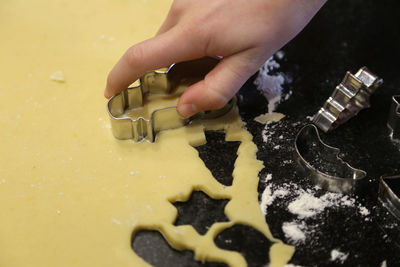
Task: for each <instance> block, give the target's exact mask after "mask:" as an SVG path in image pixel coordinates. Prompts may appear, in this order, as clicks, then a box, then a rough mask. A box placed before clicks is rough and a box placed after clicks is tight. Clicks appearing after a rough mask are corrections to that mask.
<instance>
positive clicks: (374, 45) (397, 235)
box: [142, 1, 400, 266]
mask: <svg viewBox="0 0 400 267" xmlns="http://www.w3.org/2000/svg"><path fill="white" fill-rule="evenodd" d="M399 12H400V5H399V4H398V3H397V2H395V1H384V3H383V2H379V3H378V2H377V1H328V3H327V4H326V6H325V7H324V8H323V9H322V10H321V12H320V13H319V14H318V15H317V16H316V17H315V18H314V19H313V21H312V22H311V24H310V25H308V26H307V28H306V29H305V30H304V31H303V32H302V33H301V34H300V35H299V36H298V37H296V38H295V39H294V40H293V41H292V42H290V43H289V44H288V45H286V46H285V47H284V48H283V49H282V50H283V51H284V53H285V56H284V58H283V59H282V60H278V62H279V64H280V68H279V70H278V71H279V72H283V73H285V74H287V75H288V76H290V77H291V78H292V81H291V82H289V83H287V84H286V85H285V90H286V92H289V91H292V92H293V94H292V95H291V96H290V98H289V99H288V100H287V101H284V102H283V103H281V104H280V105H279V107H278V109H277V111H278V112H281V113H284V114H285V115H286V117H285V118H284V119H283V120H281V121H280V122H278V123H275V124H270V125H268V126H265V125H262V124H260V123H258V122H255V121H254V117H256V116H257V115H260V114H263V113H265V112H266V111H267V101H266V100H265V98H264V97H263V96H262V95H261V93H259V92H258V91H256V90H255V86H254V85H253V80H254V77H253V78H252V79H250V80H249V81H248V83H247V84H246V85H245V86H244V87H243V88H242V90H241V91H240V93H239V96H240V97H239V110H240V114H241V116H242V119H243V120H244V121H245V122H246V127H247V129H248V130H249V131H250V132H251V133H252V134H253V136H254V141H255V143H256V144H257V146H258V149H259V152H258V154H257V156H258V159H260V160H262V161H263V162H264V165H265V168H264V170H263V171H262V172H261V173H260V183H259V198H260V202H261V200H262V194H263V192H264V190H265V189H266V187H268V186H270V189H271V190H274V189H275V190H278V189H282V188H285V189H287V190H288V191H289V192H290V193H288V195H286V196H285V197H282V198H276V199H275V201H274V202H273V204H272V205H269V206H268V208H267V216H266V219H267V221H268V224H269V226H270V228H271V231H272V233H273V235H274V236H276V237H278V238H280V239H282V240H283V241H285V242H286V243H288V244H294V245H295V246H296V252H295V254H294V256H293V258H292V260H291V263H292V264H295V265H300V266H338V265H341V266H381V264H384V261H386V264H387V266H398V264H399V262H400V255H399V254H400V253H399V252H400V223H399V221H397V220H396V219H395V218H394V217H393V216H392V215H391V214H390V213H388V212H387V211H386V209H385V208H383V207H382V206H381V205H380V204H379V202H378V200H377V192H378V181H379V177H380V176H381V175H383V174H396V173H399V172H400V146H399V145H395V144H394V143H392V141H391V140H390V138H389V130H388V129H387V126H386V122H387V118H388V113H389V106H390V103H391V96H392V95H394V94H399V93H400V68H399V67H398V62H399V61H400V52H399V51H400V50H399V47H400V34H399V32H400V29H399V27H400V20H399V17H398V14H400V13H399ZM362 66H367V67H368V68H370V69H371V70H372V71H373V72H374V73H376V74H377V75H379V76H380V77H382V78H383V79H384V84H383V86H382V87H381V88H379V89H378V91H377V92H376V93H375V94H374V95H373V96H372V99H371V104H372V107H371V108H369V109H367V110H363V111H361V112H360V113H359V115H358V116H356V117H355V118H353V119H351V120H350V121H348V122H347V123H346V124H344V125H342V126H340V127H339V128H338V129H336V130H334V131H333V132H331V133H329V134H321V137H322V139H323V140H324V141H325V142H326V143H327V144H329V145H331V146H334V147H338V148H340V150H341V152H342V153H341V154H340V155H341V157H342V158H343V159H344V160H345V161H347V162H348V163H350V164H351V165H352V166H353V167H356V168H359V169H362V170H365V171H366V172H367V177H366V178H365V179H366V180H367V181H368V185H367V187H366V188H365V190H364V191H361V192H357V193H356V194H354V195H352V196H350V198H351V199H353V200H354V201H355V202H354V203H353V205H346V203H345V204H344V205H336V206H334V207H327V208H325V209H324V210H323V211H322V212H321V213H319V214H318V215H316V216H312V217H309V218H303V219H299V218H298V217H296V215H294V214H293V213H291V212H290V211H289V210H288V205H289V204H290V203H291V202H292V201H293V200H294V199H295V198H296V196H297V195H296V194H295V193H294V192H299V190H300V191H301V189H304V190H307V189H309V190H311V191H310V192H312V193H313V195H314V196H321V195H324V194H325V193H326V192H324V191H323V190H318V189H317V190H316V189H314V188H313V186H314V185H313V184H312V182H311V181H309V180H307V178H305V176H304V174H303V173H302V172H301V171H299V170H298V165H297V163H296V155H295V153H294V138H295V135H296V134H297V132H298V130H299V129H300V128H301V127H302V126H304V125H306V124H308V123H310V120H309V119H308V118H307V117H309V116H312V115H313V114H315V113H316V112H317V110H318V109H319V108H320V107H321V105H322V104H323V103H324V101H325V100H326V99H327V98H328V97H329V95H330V94H331V92H332V91H333V89H334V88H335V86H336V85H338V84H339V83H340V81H341V79H342V78H343V77H344V74H345V73H346V71H351V72H352V73H355V72H356V71H357V70H358V69H359V68H360V67H362ZM264 128H265V130H264ZM265 135H267V136H268V141H267V142H265V141H264V139H265ZM218 138H220V137H218V135H216V134H212V133H210V135H209V141H213V142H214V143H213V144H209V145H210V147H209V148H208V149H209V151H212V148H211V147H212V146H216V144H218V141H216V140H218ZM204 150H207V148H204ZM234 151H235V148H231V150H229V149H227V150H226V151H224V153H225V154H226V157H227V158H228V159H225V160H226V161H229V157H232V158H231V162H233V161H234V158H235V154H234ZM203 160H205V162H206V163H207V154H206V155H205V156H204V159H203ZM208 161H209V162H212V161H213V159H212V158H209V159H208ZM215 165H217V164H215ZM223 165H224V166H227V165H229V164H225V162H224V164H223ZM208 166H209V168H210V169H213V168H214V169H216V168H218V167H215V166H214V167H213V166H212V164H209V165H208ZM227 168H228V169H229V166H228V167H227ZM226 173H229V170H227V171H226ZM269 174H272V179H271V180H269V181H266V182H265V180H266V177H268V175H269ZM196 201H198V202H200V200H193V203H192V204H193V205H194V207H198V206H196ZM215 205H216V206H215V207H218V204H215ZM363 208H365V209H366V210H367V212H366V211H365V209H364V210H363ZM194 209H195V208H194ZM216 209H217V208H216ZM195 210H196V212H195V213H193V214H192V215H193V217H195V216H196V213H197V211H200V212H201V209H198V210H197V209H195ZM363 211H364V212H363ZM218 219H220V217H218V215H216V214H215V213H213V214H212V215H210V216H209V220H210V222H209V223H212V222H213V221H214V220H218ZM293 221H295V222H297V223H298V224H300V225H302V229H303V230H304V232H305V239H304V240H303V241H302V242H297V243H296V242H294V241H293V240H290V238H288V237H287V236H286V235H285V233H284V231H283V230H282V226H283V224H284V223H285V222H293ZM203 223H204V222H203ZM223 238H225V239H228V240H231V241H230V242H229V243H225V247H226V248H228V249H233V250H241V251H242V253H243V254H245V255H248V256H247V257H246V259H247V261H248V263H249V266H264V264H266V262H265V253H263V251H266V250H265V246H268V244H265V242H263V241H262V240H260V239H262V237H260V236H257V234H256V233H255V232H252V231H251V229H246V228H242V229H241V228H237V229H236V230H235V231H231V232H230V233H226V234H225V236H224V237H223ZM155 240H156V238H155ZM157 242H158V241H155V242H154V244H157ZM218 242H219V240H218V238H217V243H218ZM221 243H223V241H221ZM335 250H336V251H340V252H342V253H343V254H344V255H346V256H345V257H344V258H343V260H338V259H336V260H333V258H334V254H333V256H332V254H331V253H332V252H333V251H335ZM162 251H163V250H162V249H161V248H160V250H159V252H161V254H162V253H163V252H162ZM167 254H168V252H166V251H165V255H167ZM142 255H146V252H143V254H142ZM263 255H264V257H263ZM144 257H145V256H144ZM186 257H188V258H190V255H187V256H186ZM181 260H182V261H183V263H182V264H179V266H189V265H193V264H194V263H193V262H192V263H190V264H189V262H191V261H189V260H187V261H185V260H184V259H181ZM153 263H154V264H156V265H157V264H158V265H159V266H162V262H158V261H157V260H154V261H153ZM199 265H200V264H199ZM205 265H207V264H205ZM207 266H210V265H207ZM212 266H214V265H212ZM382 266H383V265H382Z"/></svg>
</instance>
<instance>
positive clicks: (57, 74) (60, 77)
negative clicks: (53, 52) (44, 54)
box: [50, 70, 65, 83]
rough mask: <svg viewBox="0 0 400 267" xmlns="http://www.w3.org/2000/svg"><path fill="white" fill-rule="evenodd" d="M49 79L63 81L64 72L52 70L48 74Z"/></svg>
mask: <svg viewBox="0 0 400 267" xmlns="http://www.w3.org/2000/svg"><path fill="white" fill-rule="evenodd" d="M50 80H52V81H55V82H59V83H64V82H65V76H64V72H63V71H62V70H57V71H55V72H53V74H51V75H50Z"/></svg>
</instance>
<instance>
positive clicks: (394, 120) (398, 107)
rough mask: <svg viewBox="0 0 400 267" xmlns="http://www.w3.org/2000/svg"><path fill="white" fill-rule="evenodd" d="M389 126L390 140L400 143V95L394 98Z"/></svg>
mask: <svg viewBox="0 0 400 267" xmlns="http://www.w3.org/2000/svg"><path fill="white" fill-rule="evenodd" d="M387 126H388V128H389V130H390V138H391V139H392V140H393V141H396V142H400V95H394V96H393V97H392V105H391V106H390V111H389V119H388V122H387Z"/></svg>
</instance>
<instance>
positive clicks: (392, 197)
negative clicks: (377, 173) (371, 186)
mask: <svg viewBox="0 0 400 267" xmlns="http://www.w3.org/2000/svg"><path fill="white" fill-rule="evenodd" d="M379 200H380V201H381V202H382V204H383V206H384V207H386V208H387V209H388V210H389V211H390V212H391V213H392V214H393V215H394V216H396V217H397V218H398V219H400V175H393V176H388V175H383V176H381V178H380V182H379Z"/></svg>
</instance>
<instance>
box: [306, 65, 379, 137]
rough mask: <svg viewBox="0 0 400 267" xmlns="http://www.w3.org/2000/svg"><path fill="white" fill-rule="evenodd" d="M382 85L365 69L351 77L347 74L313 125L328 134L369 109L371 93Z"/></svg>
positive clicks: (316, 115)
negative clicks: (360, 112) (361, 111)
mask: <svg viewBox="0 0 400 267" xmlns="http://www.w3.org/2000/svg"><path fill="white" fill-rule="evenodd" d="M382 83H383V80H382V79H380V78H379V77H378V76H376V75H375V74H373V73H372V72H371V71H370V70H368V68H367V67H362V68H361V69H359V70H358V72H357V73H356V74H355V75H353V74H351V73H350V72H347V73H346V75H345V77H344V79H343V80H342V82H341V83H340V84H339V85H338V86H336V88H335V90H334V91H333V93H332V95H331V96H330V97H329V98H328V100H326V102H325V104H324V105H323V106H322V107H321V109H320V110H319V111H318V112H317V114H315V115H314V118H313V123H314V124H315V125H317V126H318V128H320V129H321V130H322V131H324V132H329V131H331V130H333V129H335V128H336V127H338V126H339V125H341V124H343V123H345V122H346V121H348V120H349V119H350V118H352V117H354V116H355V115H357V113H358V112H359V111H360V110H362V109H364V108H369V107H370V103H369V99H370V96H371V94H372V93H374V92H375V90H376V89H377V88H378V87H379V86H380V85H381V84H382Z"/></svg>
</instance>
